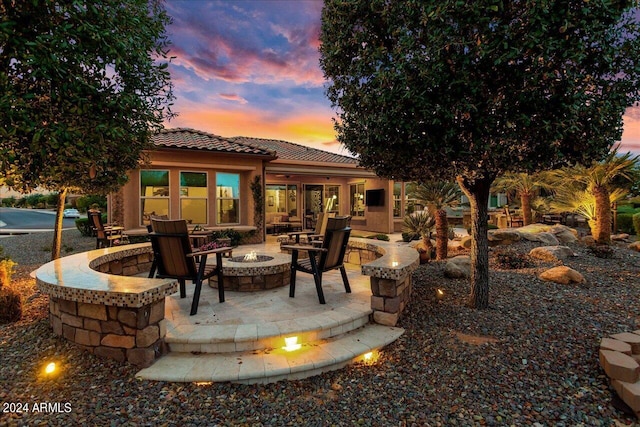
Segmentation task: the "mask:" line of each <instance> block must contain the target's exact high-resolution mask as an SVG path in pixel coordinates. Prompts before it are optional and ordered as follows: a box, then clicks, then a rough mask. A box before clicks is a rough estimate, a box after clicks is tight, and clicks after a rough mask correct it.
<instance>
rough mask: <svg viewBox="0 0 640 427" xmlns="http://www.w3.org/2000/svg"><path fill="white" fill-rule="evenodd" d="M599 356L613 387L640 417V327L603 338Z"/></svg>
mask: <svg viewBox="0 0 640 427" xmlns="http://www.w3.org/2000/svg"><path fill="white" fill-rule="evenodd" d="M599 356H600V366H602V369H603V370H604V372H605V373H606V374H607V376H608V377H609V379H610V381H611V387H613V389H614V390H615V391H616V393H617V394H618V396H619V397H620V399H622V401H623V402H624V403H626V404H627V405H628V406H629V407H630V408H631V410H633V412H634V413H635V414H636V417H638V418H640V329H639V330H637V331H633V332H623V333H620V334H615V335H611V336H609V337H606V338H602V340H601V341H600V352H599Z"/></svg>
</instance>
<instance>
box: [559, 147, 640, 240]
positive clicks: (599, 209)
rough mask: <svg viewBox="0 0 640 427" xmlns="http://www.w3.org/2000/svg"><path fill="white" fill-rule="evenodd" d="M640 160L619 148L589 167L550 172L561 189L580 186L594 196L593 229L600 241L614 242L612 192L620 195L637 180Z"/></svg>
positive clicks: (594, 236)
mask: <svg viewBox="0 0 640 427" xmlns="http://www.w3.org/2000/svg"><path fill="white" fill-rule="evenodd" d="M639 160H640V156H632V155H631V153H625V154H623V155H618V149H617V148H616V149H614V150H612V151H611V152H610V153H609V154H608V155H607V157H606V158H605V159H604V160H603V161H601V162H596V163H594V164H592V165H591V166H590V167H585V166H581V165H578V166H574V167H572V168H564V169H558V170H555V171H552V172H551V173H550V176H551V178H552V180H553V181H554V182H555V184H556V185H555V188H557V189H560V190H561V191H560V192H563V191H565V190H566V189H568V188H577V189H578V190H579V191H587V192H589V193H591V195H592V196H593V198H594V207H593V209H594V211H593V219H592V222H593V227H592V231H591V232H592V235H593V238H594V239H595V240H596V241H597V242H598V243H610V242H611V202H612V195H613V196H614V197H617V195H619V190H621V189H622V186H623V185H624V183H625V182H626V183H629V182H631V183H633V182H634V181H635V180H636V179H637V174H638V172H637V168H636V165H637V164H638V161H639ZM585 197H586V196H585Z"/></svg>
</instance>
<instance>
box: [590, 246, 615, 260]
mask: <svg viewBox="0 0 640 427" xmlns="http://www.w3.org/2000/svg"><path fill="white" fill-rule="evenodd" d="M589 251H590V252H591V253H592V254H593V255H594V256H596V257H598V258H604V259H609V258H613V249H612V248H611V246H609V245H595V246H589Z"/></svg>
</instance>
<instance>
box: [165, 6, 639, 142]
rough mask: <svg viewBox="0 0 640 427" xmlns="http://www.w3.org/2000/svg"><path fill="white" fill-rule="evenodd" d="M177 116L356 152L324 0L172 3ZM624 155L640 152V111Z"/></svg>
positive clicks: (631, 114) (221, 130) (630, 120)
mask: <svg viewBox="0 0 640 427" xmlns="http://www.w3.org/2000/svg"><path fill="white" fill-rule="evenodd" d="M166 8H167V11H168V13H169V14H170V15H171V17H172V18H173V24H172V25H171V26H170V27H169V28H168V31H169V35H170V38H171V40H172V47H171V55H172V56H175V57H176V58H175V59H173V61H172V65H171V67H170V69H171V76H172V81H173V83H174V85H175V94H176V97H177V99H176V103H175V106H174V111H176V112H178V113H179V116H178V117H176V118H175V119H173V120H172V121H171V122H169V123H167V124H166V127H171V128H174V127H190V128H194V129H198V130H203V131H206V132H210V133H213V134H216V135H221V136H225V137H232V136H249V137H256V138H273V139H282V140H285V141H290V142H295V143H298V144H303V145H309V146H313V147H316V148H320V149H324V150H327V151H333V152H337V153H341V154H348V153H347V151H346V149H344V148H342V147H341V146H340V145H339V144H338V143H337V141H336V136H335V132H334V130H333V123H332V121H331V119H332V118H333V117H334V116H335V113H334V112H333V110H332V109H331V104H330V102H329V100H328V99H327V98H326V96H325V94H324V85H325V83H326V82H325V80H324V78H323V75H322V71H321V69H320V66H319V62H318V59H319V53H318V45H319V41H318V36H319V33H320V13H321V10H322V1H321V0H283V1H272V0H233V1H232V0H222V1H194V0H187V1H179V0H167V2H166ZM622 144H623V145H622V149H621V151H634V152H636V153H640V108H639V109H633V110H629V111H628V112H627V115H626V116H625V132H624V135H623V138H622Z"/></svg>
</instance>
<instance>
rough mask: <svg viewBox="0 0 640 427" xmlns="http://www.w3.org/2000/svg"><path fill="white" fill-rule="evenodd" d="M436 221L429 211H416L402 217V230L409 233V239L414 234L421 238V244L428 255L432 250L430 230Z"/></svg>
mask: <svg viewBox="0 0 640 427" xmlns="http://www.w3.org/2000/svg"><path fill="white" fill-rule="evenodd" d="M435 223H436V221H435V219H434V218H433V216H431V214H430V213H429V211H418V212H414V213H412V214H411V215H407V216H405V217H404V220H403V221H402V231H403V232H404V233H407V234H409V236H410V239H413V237H415V236H420V237H421V238H422V246H423V247H424V249H425V250H426V251H427V253H428V254H429V255H430V254H431V251H432V250H433V245H432V244H431V231H432V230H433V226H434V225H435Z"/></svg>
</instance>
